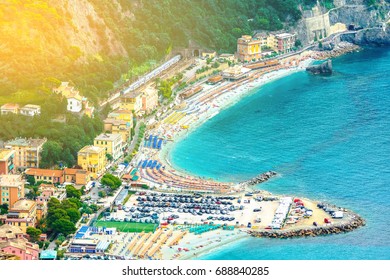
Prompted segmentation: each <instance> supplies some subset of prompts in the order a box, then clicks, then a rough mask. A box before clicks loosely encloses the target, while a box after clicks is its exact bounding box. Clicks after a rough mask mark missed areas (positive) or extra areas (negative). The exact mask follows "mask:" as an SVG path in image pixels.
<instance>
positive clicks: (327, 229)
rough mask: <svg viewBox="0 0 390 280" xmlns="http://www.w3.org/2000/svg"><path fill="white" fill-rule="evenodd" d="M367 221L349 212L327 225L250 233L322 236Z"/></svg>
mask: <svg viewBox="0 0 390 280" xmlns="http://www.w3.org/2000/svg"><path fill="white" fill-rule="evenodd" d="M365 224H366V222H365V221H364V219H363V218H361V217H360V216H358V215H356V214H352V213H350V214H349V217H348V218H347V219H344V220H343V221H340V222H335V223H334V224H329V225H327V226H317V227H315V226H311V227H307V228H299V229H287V230H262V231H254V230H250V231H248V233H249V234H250V235H252V236H254V237H268V238H280V239H285V238H298V237H309V236H312V237H314V236H320V235H327V234H339V233H347V232H350V231H353V230H355V229H357V228H359V227H362V226H365Z"/></svg>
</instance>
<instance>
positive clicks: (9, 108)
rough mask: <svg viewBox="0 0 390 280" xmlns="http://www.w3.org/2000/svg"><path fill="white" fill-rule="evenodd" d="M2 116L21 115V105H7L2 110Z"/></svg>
mask: <svg viewBox="0 0 390 280" xmlns="http://www.w3.org/2000/svg"><path fill="white" fill-rule="evenodd" d="M0 110H1V114H2V115H8V114H18V113H19V105H18V104H14V103H6V104H4V105H3V106H1V108H0Z"/></svg>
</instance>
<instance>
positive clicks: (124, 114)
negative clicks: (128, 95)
mask: <svg viewBox="0 0 390 280" xmlns="http://www.w3.org/2000/svg"><path fill="white" fill-rule="evenodd" d="M108 118H109V119H115V120H123V121H126V122H127V123H128V124H129V126H130V127H133V112H132V111H130V110H115V111H112V112H111V113H109V114H108Z"/></svg>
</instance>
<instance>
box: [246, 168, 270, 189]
mask: <svg viewBox="0 0 390 280" xmlns="http://www.w3.org/2000/svg"><path fill="white" fill-rule="evenodd" d="M276 175H277V173H276V172H275V171H267V172H264V173H261V174H259V175H258V176H256V177H254V178H253V179H250V180H248V181H245V182H242V183H240V185H241V186H243V187H249V186H254V185H257V184H261V183H264V182H266V181H268V180H269V179H271V178H272V177H275V176H276Z"/></svg>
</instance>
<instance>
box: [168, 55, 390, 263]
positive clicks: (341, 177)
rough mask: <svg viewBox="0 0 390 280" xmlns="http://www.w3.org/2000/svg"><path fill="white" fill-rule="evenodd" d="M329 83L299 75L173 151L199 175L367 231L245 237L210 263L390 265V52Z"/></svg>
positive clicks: (176, 161)
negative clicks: (323, 204)
mask: <svg viewBox="0 0 390 280" xmlns="http://www.w3.org/2000/svg"><path fill="white" fill-rule="evenodd" d="M333 66H334V70H335V73H334V75H332V76H331V77H319V76H311V75H310V74H308V73H305V72H300V73H296V74H293V75H290V76H288V77H285V78H283V79H280V80H277V81H275V82H273V83H270V84H267V85H265V86H263V87H261V88H260V89H257V90H255V91H254V93H253V94H252V95H250V96H247V97H245V98H244V99H242V100H241V101H240V102H238V103H237V104H235V105H234V106H231V107H229V108H228V109H226V110H224V111H223V112H221V113H220V114H219V115H217V116H215V117H214V118H213V119H211V120H209V121H207V122H206V123H205V124H204V125H202V126H201V127H199V128H198V129H196V130H194V131H193V132H192V133H190V134H189V136H188V137H187V138H185V139H183V140H182V141H180V142H179V143H177V145H175V147H174V148H173V150H172V151H171V153H170V159H171V162H172V163H173V165H175V167H177V168H179V169H182V170H186V171H187V172H189V173H191V174H196V175H200V176H204V177H210V178H214V179H218V180H222V181H242V180H245V179H249V178H251V177H253V176H255V175H257V174H258V173H260V172H263V171H267V170H275V171H277V172H278V173H280V174H281V177H279V178H276V179H273V180H271V181H269V182H267V183H266V184H262V185H260V186H258V187H259V188H263V189H266V190H268V191H271V192H274V193H278V194H295V195H298V196H304V197H308V198H313V199H319V200H322V201H328V202H331V203H335V204H337V205H339V206H342V207H347V208H349V209H352V210H354V211H355V212H357V213H359V214H360V215H361V216H363V218H365V219H366V221H367V225H366V226H365V227H363V228H361V229H358V230H356V231H354V232H351V233H348V234H342V235H332V236H324V237H316V238H304V239H290V240H273V239H260V238H251V237H250V238H247V239H244V240H241V241H239V242H237V243H233V244H230V245H227V246H225V247H222V248H221V249H219V250H216V251H212V252H210V253H209V254H207V255H204V256H202V257H201V258H202V259H269V260H273V259H298V260H299V259H390V75H389V72H390V50H389V49H368V50H364V51H361V52H359V53H354V54H349V55H345V56H343V57H340V58H337V59H334V60H333Z"/></svg>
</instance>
